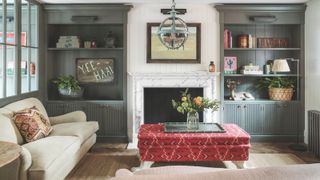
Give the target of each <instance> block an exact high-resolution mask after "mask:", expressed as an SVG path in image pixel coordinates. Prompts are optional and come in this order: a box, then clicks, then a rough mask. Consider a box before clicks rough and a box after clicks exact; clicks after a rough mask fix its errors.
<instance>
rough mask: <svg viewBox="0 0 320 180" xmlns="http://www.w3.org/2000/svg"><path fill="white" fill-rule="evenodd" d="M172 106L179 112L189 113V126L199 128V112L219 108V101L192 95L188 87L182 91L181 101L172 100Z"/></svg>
mask: <svg viewBox="0 0 320 180" xmlns="http://www.w3.org/2000/svg"><path fill="white" fill-rule="evenodd" d="M172 107H173V108H174V109H176V110H177V111H178V112H180V113H182V114H184V113H187V128H188V129H198V128H199V113H198V112H203V111H205V110H206V109H211V110H212V111H216V110H217V109H218V108H219V102H218V101H216V100H209V99H208V98H204V97H201V96H197V97H194V98H193V97H191V94H189V93H188V88H187V89H186V90H185V91H183V92H181V99H180V101H175V100H172Z"/></svg>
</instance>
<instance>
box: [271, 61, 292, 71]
mask: <svg viewBox="0 0 320 180" xmlns="http://www.w3.org/2000/svg"><path fill="white" fill-rule="evenodd" d="M272 71H273V72H290V67H289V65H288V62H287V60H286V59H275V60H273V65H272Z"/></svg>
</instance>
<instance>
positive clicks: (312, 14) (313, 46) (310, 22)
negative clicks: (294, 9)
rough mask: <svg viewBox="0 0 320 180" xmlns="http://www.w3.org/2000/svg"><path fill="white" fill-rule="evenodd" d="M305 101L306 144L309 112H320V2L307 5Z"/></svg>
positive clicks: (316, 1) (313, 1) (314, 1)
mask: <svg viewBox="0 0 320 180" xmlns="http://www.w3.org/2000/svg"><path fill="white" fill-rule="evenodd" d="M305 45H306V46H305V54H306V56H305V57H306V58H305V59H306V60H305V61H306V66H305V72H306V74H305V77H306V84H305V99H306V118H305V119H306V123H305V127H306V129H305V142H306V143H307V135H308V129H307V127H308V119H307V111H308V110H320V93H319V92H320V1H319V0H311V1H309V2H308V3H307V11H306V22H305Z"/></svg>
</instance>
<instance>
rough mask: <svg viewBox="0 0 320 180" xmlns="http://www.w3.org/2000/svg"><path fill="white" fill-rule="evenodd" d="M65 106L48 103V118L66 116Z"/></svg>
mask: <svg viewBox="0 0 320 180" xmlns="http://www.w3.org/2000/svg"><path fill="white" fill-rule="evenodd" d="M64 105H65V104H62V103H47V104H46V110H47V113H48V116H49V117H50V116H58V115H62V114H64V112H65V111H64V107H65V106H64Z"/></svg>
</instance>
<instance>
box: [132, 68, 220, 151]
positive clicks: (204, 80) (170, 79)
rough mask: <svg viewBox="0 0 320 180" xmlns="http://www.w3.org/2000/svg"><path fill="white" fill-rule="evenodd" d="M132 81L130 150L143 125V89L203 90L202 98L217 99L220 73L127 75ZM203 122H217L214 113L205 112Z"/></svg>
mask: <svg viewBox="0 0 320 180" xmlns="http://www.w3.org/2000/svg"><path fill="white" fill-rule="evenodd" d="M128 74H129V76H130V78H131V81H132V91H131V92H130V93H131V94H130V96H131V97H132V103H133V104H132V110H131V111H128V112H131V114H129V115H128V116H129V119H132V121H133V122H132V125H133V127H132V143H131V146H133V147H131V148H136V144H137V133H138V130H139V127H140V125H141V124H144V88H148V87H154V88H156V87H159V88H162V87H163V88H164V87H172V88H175V87H176V88H181V87H183V88H185V87H190V88H196V87H201V88H203V96H204V97H207V98H210V99H217V93H216V87H217V85H216V79H217V77H218V76H219V74H220V73H209V72H206V71H193V72H168V73H154V72H151V73H149V72H134V73H130V72H129V73H128ZM203 121H204V122H207V123H210V122H217V119H216V115H215V113H212V112H211V111H205V113H204V119H203Z"/></svg>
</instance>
